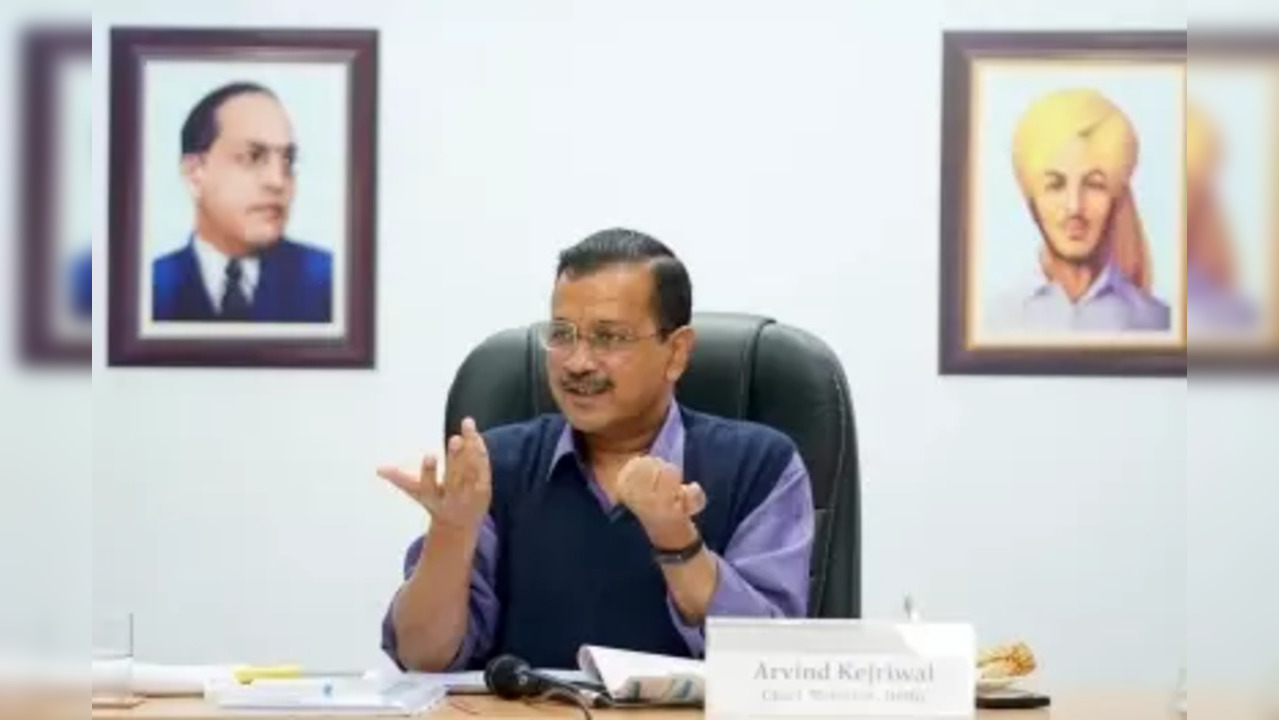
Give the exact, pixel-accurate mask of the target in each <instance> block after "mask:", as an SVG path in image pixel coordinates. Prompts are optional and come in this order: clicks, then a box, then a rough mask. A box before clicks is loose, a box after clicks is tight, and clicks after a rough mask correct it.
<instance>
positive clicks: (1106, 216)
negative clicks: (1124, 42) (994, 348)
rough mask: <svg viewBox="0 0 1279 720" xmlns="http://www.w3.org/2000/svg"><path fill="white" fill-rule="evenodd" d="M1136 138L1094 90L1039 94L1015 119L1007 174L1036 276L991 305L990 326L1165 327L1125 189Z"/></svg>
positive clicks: (1026, 329)
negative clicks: (1029, 230) (1029, 233)
mask: <svg viewBox="0 0 1279 720" xmlns="http://www.w3.org/2000/svg"><path fill="white" fill-rule="evenodd" d="M1140 149H1141V142H1140V140H1139V138H1138V133H1137V130H1136V128H1135V127H1134V125H1133V122H1132V121H1131V120H1130V118H1129V117H1128V115H1127V114H1126V113H1125V112H1124V110H1123V109H1121V108H1120V107H1119V106H1118V105H1116V104H1115V103H1114V102H1113V101H1112V100H1111V99H1110V98H1109V97H1107V96H1106V95H1105V94H1103V93H1102V92H1100V91H1099V90H1097V89H1094V88H1087V87H1078V88H1073V87H1072V88H1066V89H1061V90H1056V91H1052V92H1049V93H1047V94H1044V95H1042V96H1041V97H1039V98H1038V99H1037V100H1035V101H1034V102H1033V103H1031V104H1030V106H1029V107H1028V108H1026V109H1025V111H1024V113H1023V114H1022V115H1021V116H1020V119H1019V121H1018V122H1017V124H1016V126H1015V130H1014V132H1013V137H1012V163H1011V168H1010V169H1011V171H1012V174H1013V176H1014V177H1015V181H1016V185H1017V188H1018V190H1019V191H1020V193H1021V195H1022V197H1023V198H1024V202H1025V206H1026V212H1027V213H1028V214H1029V216H1030V218H1031V219H1032V220H1033V222H1034V225H1035V227H1036V228H1037V229H1038V234H1039V237H1038V238H1033V239H1032V238H1027V241H1028V242H1035V243H1036V245H1037V247H1038V260H1037V266H1036V267H1035V268H1034V274H1035V275H1037V279H1036V281H1035V282H1033V283H1031V284H1030V286H1029V287H1027V288H1025V289H1024V290H1022V291H1019V292H1016V293H1015V294H1012V295H1007V296H1004V297H1003V298H1001V299H1000V300H998V301H997V302H995V303H992V305H991V307H989V309H988V315H987V318H986V320H987V327H988V328H991V329H997V330H998V331H1000V332H1005V331H1008V332H1015V333H1029V334H1061V333H1066V334H1070V333H1114V332H1131V331H1168V330H1169V329H1170V328H1171V325H1172V318H1171V311H1170V307H1169V304H1168V303H1167V302H1166V301H1164V300H1162V299H1160V298H1158V297H1156V296H1155V295H1154V294H1153V293H1152V290H1151V278H1152V270H1151V261H1150V250H1149V248H1148V246H1147V239H1146V229H1145V227H1144V224H1143V221H1142V217H1141V212H1140V211H1139V209H1138V206H1137V201H1136V199H1135V197H1134V194H1133V192H1132V189H1131V184H1130V183H1131V180H1132V178H1133V175H1134V173H1135V172H1136V170H1137V167H1138V164H1139V161H1140V155H1141V153H1140Z"/></svg>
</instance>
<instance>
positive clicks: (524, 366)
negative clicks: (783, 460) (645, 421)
mask: <svg viewBox="0 0 1279 720" xmlns="http://www.w3.org/2000/svg"><path fill="white" fill-rule="evenodd" d="M693 328H694V329H695V330H696V332H697V343H696V345H695V346H694V350H693V356H692V359H691V360H690V362H689V368H688V371H687V372H686V373H685V374H684V377H683V378H681V379H680V382H679V385H678V386H677V388H676V396H677V398H678V399H679V402H680V403H682V404H684V405H687V406H688V407H690V408H693V409H694V410H700V411H702V412H707V413H712V414H715V415H719V416H721V417H729V418H741V419H747V420H753V421H755V422H759V423H762V424H765V425H769V426H771V427H773V428H776V429H778V430H780V431H782V432H784V433H786V434H787V435H789V436H790V437H791V439H793V440H794V442H795V444H796V445H797V446H798V447H799V451H800V454H801V455H802V456H803V458H804V462H805V464H806V465H807V466H808V471H809V474H810V475H811V476H812V481H813V504H814V505H815V507H816V511H817V512H816V517H817V537H816V541H815V544H814V551H813V566H812V577H811V579H810V587H809V592H810V600H809V614H810V615H811V616H813V617H847V618H853V617H860V616H861V510H860V506H861V502H860V488H859V478H858V461H857V434H856V430H855V427H854V423H853V406H852V400H851V399H850V394H849V390H848V382H847V380H846V378H845V375H844V370H843V367H842V366H841V365H840V363H839V360H838V359H837V358H836V357H835V355H834V353H833V352H831V350H830V348H829V347H827V346H826V344H825V343H823V342H822V341H821V340H819V339H818V338H816V337H814V336H813V335H811V334H809V333H807V332H805V331H803V330H799V329H797V328H794V327H789V326H787V325H783V324H780V323H777V322H775V321H774V320H772V319H771V318H765V317H759V316H755V315H745V314H737V313H696V314H694V317H693ZM556 411H557V409H556V407H555V402H554V400H553V399H552V398H551V394H550V389H549V388H548V387H547V380H546V364H545V351H544V350H543V349H542V347H541V344H540V343H539V342H538V339H537V335H536V328H535V326H531V325H530V326H528V327H523V328H514V329H510V330H504V331H501V332H498V333H496V334H494V335H492V336H490V337H489V338H488V339H486V340H485V341H484V342H482V343H481V344H480V345H479V346H478V347H476V348H475V349H474V350H472V351H471V353H470V354H469V355H468V356H467V357H466V359H465V360H464V361H463V362H462V366H461V367H460V368H459V369H458V372H457V376H456V377H455V378H454V380H453V384H452V386H451V387H450V388H449V395H448V402H447V405H446V408H445V423H446V425H445V435H446V436H447V435H448V434H450V433H455V432H457V428H458V426H459V424H460V423H461V421H462V418H463V417H465V416H467V415H469V416H471V417H472V418H474V419H475V421H476V423H477V424H478V425H479V426H480V427H481V428H489V427H493V426H495V425H501V424H505V423H511V422H519V421H522V420H527V419H529V418H531V417H534V416H536V415H538V414H541V413H547V412H556Z"/></svg>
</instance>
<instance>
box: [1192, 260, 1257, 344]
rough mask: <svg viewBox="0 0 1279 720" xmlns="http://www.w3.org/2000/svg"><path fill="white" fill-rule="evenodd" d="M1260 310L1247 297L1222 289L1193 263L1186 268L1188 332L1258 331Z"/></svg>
mask: <svg viewBox="0 0 1279 720" xmlns="http://www.w3.org/2000/svg"><path fill="white" fill-rule="evenodd" d="M1258 315H1259V313H1258V312H1257V311H1256V308H1254V307H1253V306H1252V304H1251V303H1249V302H1248V301H1247V300H1245V299H1244V298H1242V297H1240V296H1239V295H1236V294H1235V293H1233V292H1230V291H1228V290H1224V289H1222V288H1221V287H1220V286H1219V285H1217V284H1215V283H1213V282H1212V281H1211V280H1209V279H1208V277H1207V275H1205V274H1204V273H1203V272H1202V271H1201V270H1200V269H1199V268H1198V267H1196V266H1195V265H1194V264H1191V265H1190V267H1189V268H1187V271H1186V333H1187V334H1188V335H1190V336H1192V337H1198V338H1200V339H1203V338H1210V337H1213V336H1218V335H1238V334H1247V333H1250V332H1256V331H1257V330H1259V329H1260V328H1259V327H1258V325H1259V322H1258V321H1259V320H1260V318H1259V317H1258Z"/></svg>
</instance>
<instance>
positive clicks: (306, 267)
mask: <svg viewBox="0 0 1279 720" xmlns="http://www.w3.org/2000/svg"><path fill="white" fill-rule="evenodd" d="M180 143H181V158H180V168H181V176H182V179H183V183H184V186H185V189H186V191H187V192H188V193H189V197H190V199H191V203H192V210H193V213H192V218H191V230H190V234H189V236H188V237H187V238H186V241H185V242H184V243H183V244H182V245H181V247H179V248H177V249H175V250H171V251H169V252H167V253H165V254H163V255H162V256H160V257H158V258H156V259H155V260H154V261H153V263H152V273H151V290H152V292H151V319H152V320H153V321H155V322H162V321H211V322H217V321H229V322H241V323H244V322H248V323H328V322H331V320H332V314H333V303H334V298H333V260H332V257H331V253H330V252H329V251H328V250H327V249H324V248H321V247H318V246H316V245H312V244H308V243H307V242H306V240H305V239H303V238H293V237H290V236H289V235H288V232H287V228H288V224H289V218H290V212H291V210H292V207H293V201H294V197H295V192H296V189H297V165H298V158H299V147H298V145H297V142H296V141H295V137H294V130H293V125H292V121H291V119H290V116H289V113H288V111H287V109H286V108H285V107H284V105H283V103H281V101H280V99H279V97H278V96H277V95H276V93H274V92H273V91H272V90H271V89H269V88H268V87H266V86H265V85H262V84H258V83H253V82H231V83H227V84H224V85H221V86H220V87H217V88H216V89H214V90H212V91H211V92H209V93H208V94H206V95H204V96H203V97H202V98H200V100H199V101H198V102H197V103H196V104H195V105H194V107H192V108H191V109H190V111H189V113H188V114H187V116H186V119H185V122H183V124H182V127H181V133H180Z"/></svg>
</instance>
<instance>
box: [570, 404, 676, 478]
mask: <svg viewBox="0 0 1279 720" xmlns="http://www.w3.org/2000/svg"><path fill="white" fill-rule="evenodd" d="M648 454H649V455H652V456H653V457H656V458H658V459H660V460H664V461H666V462H668V463H670V464H672V465H674V466H675V467H677V468H679V471H680V472H681V473H682V472H684V419H683V416H682V415H681V414H680V407H679V403H678V402H676V401H675V400H674V399H672V400H671V403H670V405H669V406H668V407H667V409H666V419H665V420H663V421H662V428H661V430H658V431H657V437H656V438H654V439H653V444H652V446H651V447H649V449H648ZM569 455H572V456H574V457H576V458H577V460H578V462H579V463H582V464H583V465H584V464H585V463H584V458H583V457H582V455H581V454H579V453H578V452H577V443H576V441H575V439H574V433H573V426H572V425H570V424H569V423H567V422H566V423H564V429H563V430H561V431H560V437H559V440H558V441H557V442H556V443H555V451H554V452H553V453H552V454H551V465H550V468H551V470H552V471H553V470H554V469H555V468H556V466H558V465H559V463H560V461H561V460H563V459H564V458H565V457H567V456H569ZM549 476H550V473H549V472H548V473H547V477H549Z"/></svg>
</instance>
